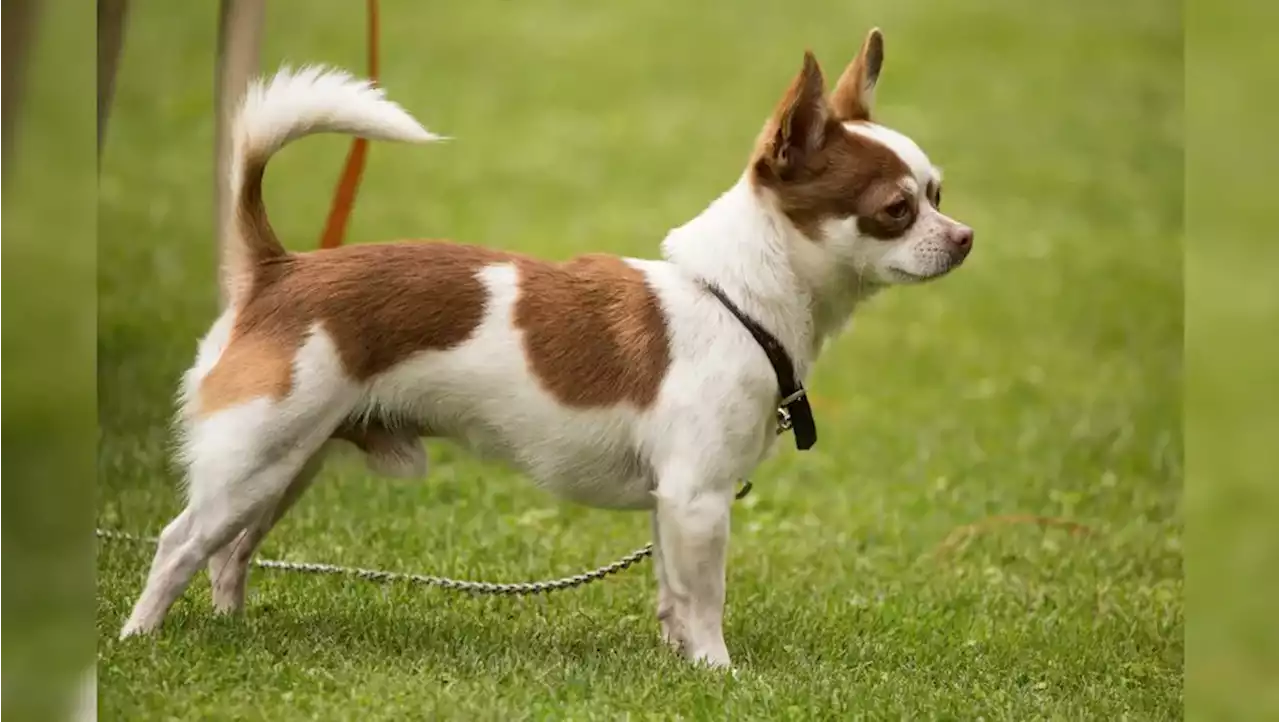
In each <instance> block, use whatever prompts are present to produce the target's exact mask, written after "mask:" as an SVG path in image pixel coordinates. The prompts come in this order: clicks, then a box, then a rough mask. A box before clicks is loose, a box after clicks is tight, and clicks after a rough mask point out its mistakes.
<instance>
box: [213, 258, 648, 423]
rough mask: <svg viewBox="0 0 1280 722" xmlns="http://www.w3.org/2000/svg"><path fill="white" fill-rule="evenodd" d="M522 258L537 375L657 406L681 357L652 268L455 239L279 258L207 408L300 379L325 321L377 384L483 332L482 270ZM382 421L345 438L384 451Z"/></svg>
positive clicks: (576, 395)
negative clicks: (307, 348)
mask: <svg viewBox="0 0 1280 722" xmlns="http://www.w3.org/2000/svg"><path fill="white" fill-rule="evenodd" d="M504 262H505V263H514V264H515V265H516V267H517V268H518V272H519V284H520V296H519V300H518V301H517V303H516V308H515V323H516V325H517V326H518V327H519V328H520V329H521V330H522V331H523V332H524V344H525V351H526V354H527V356H528V359H529V363H530V366H531V368H532V369H533V371H534V373H535V374H536V375H537V376H538V378H539V379H541V381H542V383H543V384H544V385H545V386H546V388H547V390H548V391H550V392H551V393H552V394H554V395H555V396H556V397H557V398H559V399H560V400H561V401H562V402H563V403H565V404H568V405H570V406H576V407H590V406H608V405H612V404H616V403H619V402H623V401H626V402H630V403H633V404H635V405H636V406H639V407H642V408H643V407H647V406H648V405H650V404H652V403H653V401H654V399H655V398H656V397H657V394H658V389H659V387H660V386H661V384H662V380H663V378H664V376H665V374H666V370H667V367H668V365H669V363H670V349H669V347H668V340H667V328H666V319H665V317H664V315H663V313H662V310H661V308H660V306H659V305H658V299H657V297H656V296H655V295H654V293H653V291H652V290H651V289H650V288H649V287H648V285H647V284H646V283H645V278H644V274H642V273H641V272H640V271H638V270H636V269H635V268H633V267H631V266H630V265H628V264H627V263H626V262H624V261H622V260H621V259H619V258H615V257H612V256H601V255H594V256H585V257H582V258H579V259H576V260H573V261H570V262H568V263H564V264H552V263H547V262H543V261H539V260H536V259H533V258H529V257H525V256H520V255H516V254H512V253H505V252H502V251H495V250H491V249H487V248H481V247H478V246H468V245H461V244H454V243H446V242H421V243H390V244H370V245H358V246H348V247H343V248H337V249H333V250H326V251H316V252H312V253H300V254H296V255H287V256H281V257H277V258H270V259H268V260H267V261H265V262H263V263H261V264H259V265H258V267H257V268H256V270H255V272H254V274H253V276H252V277H253V286H252V288H251V289H250V290H249V291H247V292H246V293H245V294H244V302H243V305H242V306H241V307H240V308H239V309H237V312H236V319H235V325H234V327H233V329H232V332H231V337H230V339H229V341H228V343H227V346H226V349H225V350H224V351H223V354H222V357H221V358H220V359H219V360H218V363H217V364H216V365H215V366H214V368H213V369H212V370H211V371H210V372H209V374H208V375H207V376H206V377H205V379H204V381H203V382H202V383H201V386H200V413H201V414H205V415H207V414H212V413H214V412H216V411H219V410H221V409H225V408H228V407H230V406H233V405H235V404H238V403H242V402H244V401H248V400H250V399H253V398H257V397H261V396H267V397H270V398H273V399H281V398H284V397H285V396H286V395H288V393H289V391H290V390H291V389H292V388H293V361H294V357H295V356H296V355H297V352H298V349H300V348H301V347H302V345H303V343H304V342H305V340H306V336H307V333H308V332H309V330H310V329H311V327H312V326H313V325H314V324H316V323H320V324H321V325H322V326H323V327H324V329H325V331H326V333H328V334H329V336H330V337H331V338H332V339H333V342H334V345H335V346H336V347H337V350H338V356H339V358H340V360H341V362H342V366H343V368H344V369H345V370H346V372H347V374H348V375H350V376H351V378H353V379H354V380H356V381H364V380H366V379H368V378H370V377H372V376H374V375H376V374H379V373H381V372H383V371H386V370H387V369H389V368H391V367H392V366H394V365H395V364H397V363H399V362H401V361H404V360H405V359H406V358H408V357H410V356H412V355H413V354H415V353H417V352H420V351H426V350H447V349H450V348H454V347H456V346H458V345H460V344H462V343H463V342H465V341H466V340H467V339H469V338H470V337H471V335H472V333H473V332H474V331H475V329H476V327H477V326H479V325H480V323H481V321H482V320H483V318H484V314H485V304H486V302H487V291H486V289H485V287H484V284H483V283H482V282H481V280H480V278H479V277H478V275H477V274H478V272H479V271H480V270H481V269H482V268H483V267H485V266H487V265H490V264H494V263H504ZM400 433H402V432H401V431H396V432H392V431H390V430H386V429H383V428H382V426H381V425H380V423H379V422H378V421H377V420H371V421H370V423H369V424H368V425H364V424H361V425H359V426H356V425H350V426H346V427H344V428H342V429H340V430H339V431H338V432H337V433H336V434H335V436H336V437H337V438H342V439H346V440H348V441H351V442H353V443H355V444H356V445H357V446H361V447H362V448H366V447H369V448H371V447H373V446H377V445H378V444H379V443H380V442H381V441H382V439H381V435H384V434H400Z"/></svg>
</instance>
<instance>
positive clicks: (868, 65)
mask: <svg viewBox="0 0 1280 722" xmlns="http://www.w3.org/2000/svg"><path fill="white" fill-rule="evenodd" d="M882 65H884V35H883V34H882V33H881V32H880V29H879V28H872V29H871V31H870V32H868V33H867V39H866V40H864V41H863V42H862V49H861V50H860V51H858V55H857V56H856V57H855V58H854V59H853V61H852V62H851V63H849V66H848V67H847V68H845V69H844V72H843V73H841V74H840V79H839V80H838V81H836V89H835V90H834V91H832V93H831V109H832V110H833V111H834V112H835V116H836V119H837V120H842V121H857V120H871V106H872V105H873V104H874V101H875V89H876V82H877V81H878V80H879V79H880V68H881V66H882Z"/></svg>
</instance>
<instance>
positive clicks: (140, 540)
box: [94, 479, 751, 597]
mask: <svg viewBox="0 0 1280 722" xmlns="http://www.w3.org/2000/svg"><path fill="white" fill-rule="evenodd" d="M749 493H751V482H750V481H749V480H746V479H744V480H743V485H742V489H740V490H739V491H738V493H736V494H734V499H741V498H743V497H745V496H746V495H747V494H749ZM94 531H95V533H96V535H97V537H98V538H99V539H103V540H106V541H118V542H129V543H132V544H155V543H157V542H158V541H159V540H158V539H156V538H155V537H144V536H138V535H137V534H130V533H128V532H123V531H113V530H110V529H95V530H94ZM652 555H653V543H652V542H651V543H649V544H645V545H644V546H642V547H640V548H639V549H636V550H635V551H633V552H631V553H630V554H627V555H626V556H624V557H622V558H621V559H619V560H617V561H615V562H613V563H612V564H606V565H604V566H602V567H597V568H595V569H592V570H590V571H586V572H583V573H581V574H575V575H573V576H569V577H561V578H559V579H549V580H546V581H540V582H515V583H504V582H475V581H469V580H466V579H450V578H449V577H437V576H432V575H429V574H407V573H403V572H388V571H383V570H381V569H363V568H361V567H342V566H338V565H336V564H318V563H314V562H287V561H282V560H279V559H254V560H253V561H252V562H251V563H252V564H253V565H254V566H255V567H258V568H261V569H275V570H278V571H286V572H304V573H307V574H327V575H330V576H342V577H353V578H355V579H363V580H364V581H368V582H379V583H383V584H390V583H393V582H405V583H409V584H416V585H422V586H428V587H436V588H438V589H448V590H452V591H455V592H465V593H468V594H475V595H481V596H507V597H526V596H532V595H534V594H546V593H549V592H558V591H561V590H564V589H574V588H576V587H581V586H583V585H585V584H590V583H591V582H594V581H598V580H600V579H604V578H605V577H607V576H610V575H612V574H617V573H618V572H621V571H624V570H626V569H627V568H629V567H631V565H633V564H635V563H636V562H639V561H642V560H644V559H645V558H647V557H650V556H652Z"/></svg>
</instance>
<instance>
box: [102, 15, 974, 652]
mask: <svg viewBox="0 0 1280 722" xmlns="http://www.w3.org/2000/svg"><path fill="white" fill-rule="evenodd" d="M883 58H884V41H883V38H882V35H881V33H880V31H879V30H872V31H871V32H870V33H869V34H868V35H867V38H866V40H865V42H864V43H863V46H862V49H861V51H860V52H859V53H858V55H857V57H856V58H855V59H854V60H853V62H852V63H851V64H850V65H849V67H848V69H847V70H845V72H844V73H843V74H842V75H841V77H840V79H839V82H838V83H837V85H836V87H835V90H834V91H833V92H832V93H831V95H830V96H828V95H827V93H826V91H825V83H824V81H823V76H822V71H821V70H820V69H819V67H818V63H817V61H816V60H815V59H814V57H813V55H812V54H811V53H806V54H805V57H804V65H803V67H802V68H801V70H800V72H799V74H798V75H797V76H796V78H795V80H794V81H793V82H792V84H791V86H790V88H789V89H788V90H787V91H786V94H785V95H784V96H783V97H782V100H781V101H780V102H779V103H778V105H777V107H776V109H775V110H774V112H773V114H772V116H771V117H770V118H769V120H768V121H767V123H766V124H765V127H764V129H763V132H762V133H761V134H760V136H759V138H758V140H757V142H756V144H755V148H754V151H753V153H752V155H751V158H750V162H749V164H748V166H747V168H746V170H745V172H744V173H743V174H742V175H741V177H740V178H739V180H738V181H737V183H736V184H735V185H734V186H733V187H732V188H730V189H729V190H728V191H727V192H725V193H724V194H723V195H722V196H720V198H718V199H717V200H715V201H714V202H713V203H712V204H711V205H710V206H709V207H708V208H707V209H706V210H704V211H703V212H702V213H701V214H700V215H698V216H697V217H696V218H694V219H693V220H692V221H690V222H688V223H687V224H685V225H683V226H681V227H679V228H676V229H675V230H673V231H671V233H670V234H669V235H668V236H667V237H666V239H665V240H664V241H663V244H662V251H663V257H664V260H660V261H650V260H637V259H630V258H617V257H613V256H607V255H589V256H585V257H581V258H578V259H576V260H572V261H569V262H567V263H563V264H554V263H548V262H544V261H540V260H537V259H534V258H530V257H526V256H523V255H517V254H514V253H504V252H500V251H496V250H489V249H485V248H478V247H474V246H466V245H460V244H453V243H445V242H414V243H408V242H406V243H391V244H380V245H357V246H349V247H344V248H338V249H335V250H328V251H319V252H313V253H289V252H287V251H286V250H285V249H284V247H283V246H282V245H281V244H280V241H279V240H278V239H277V238H276V235H275V233H274V232H273V231H272V229H271V225H270V223H268V221H267V215H266V210H265V209H264V206H263V199H262V177H263V170H264V168H265V167H266V164H267V161H268V159H269V158H270V157H271V156H272V154H274V153H275V152H276V151H278V150H280V149H281V148H282V147H283V146H284V145H285V144H286V143H288V142H289V141H292V140H295V139H297V138H299V137H301V136H304V135H307V134H310V133H317V132H325V131H331V132H342V133H349V134H353V135H360V136H365V137H369V138H374V139H381V140H393V141H404V142H427V141H432V140H437V139H439V138H438V136H435V135H433V134H432V133H430V132H428V131H426V130H424V129H423V128H422V127H421V126H420V125H419V124H418V123H417V122H416V121H415V120H414V119H413V118H411V117H410V116H409V115H408V114H407V113H405V112H404V111H403V110H401V109H400V107H399V106H397V105H396V104H394V103H392V102H390V101H388V100H386V99H384V97H383V94H382V92H381V91H380V90H378V89H375V88H373V87H372V86H371V85H370V84H368V83H364V82H358V81H356V80H353V79H352V78H351V77H350V76H348V75H345V74H343V73H340V72H336V71H325V70H322V69H316V68H311V69H304V70H302V71H300V72H290V71H288V70H282V71H281V72H280V73H279V74H278V75H276V76H275V78H274V79H273V80H271V81H270V82H269V83H267V84H265V85H264V84H255V85H254V86H253V87H252V88H251V89H250V90H249V93H248V95H247V96H246V99H245V101H244V104H243V106H242V109H241V110H240V113H239V116H238V118H237V120H236V123H235V126H234V128H235V130H234V139H235V158H234V161H233V166H232V169H231V174H230V178H229V182H230V187H231V189H232V191H233V193H234V197H235V198H236V207H237V221H236V223H235V224H234V227H233V228H231V229H230V230H229V232H228V234H227V236H228V237H226V238H225V239H223V244H224V256H225V259H226V262H225V263H224V267H223V269H222V273H221V282H222V284H223V290H224V292H225V294H226V297H227V298H228V299H230V301H229V306H228V309H227V310H226V311H225V312H224V313H223V314H222V316H221V317H220V318H219V319H218V320H217V321H216V322H215V323H214V324H213V327H212V329H211V330H210V331H209V333H208V335H207V336H205V338H204V339H203V340H202V341H201V343H200V347H199V351H198V354H197V358H196V362H195V365H194V366H193V367H192V368H191V369H190V371H188V372H187V373H186V375H185V376H184V378H183V381H182V385H181V393H180V412H179V416H178V426H179V427H180V432H181V442H182V443H181V461H182V462H183V464H184V466H185V470H186V478H187V498H188V502H187V506H186V508H185V509H184V510H183V511H182V512H181V513H180V514H179V515H178V516H177V517H176V518H175V519H174V520H173V521H172V522H171V523H170V524H169V525H168V526H167V527H166V528H165V530H164V532H163V534H162V536H161V538H160V541H159V544H158V546H157V550H156V555H155V559H154V561H153V563H152V566H151V570H150V573H149V575H148V577H147V582H146V588H145V589H144V591H143V592H142V595H141V597H140V598H139V599H138V601H137V604H136V606H135V607H134V609H133V613H132V615H131V616H130V617H129V620H128V622H127V623H126V624H125V625H124V628H123V630H122V632H121V636H122V637H127V636H129V635H132V634H137V633H142V632H149V631H151V630H154V629H155V628H156V627H158V626H159V624H160V623H161V621H162V620H163V618H164V616H165V614H166V613H167V611H168V609H169V607H170V606H171V605H172V604H173V602H174V601H175V600H176V599H177V598H178V597H179V596H180V595H181V594H182V592H183V590H184V589H185V588H186V586H187V584H188V583H189V582H190V580H191V578H192V576H193V575H194V574H195V573H196V572H197V571H198V570H199V568H200V567H201V566H203V565H205V564H206V563H207V564H208V567H209V572H210V575H211V577H212V579H213V601H214V606H215V608H216V609H218V610H219V611H224V612H230V611H235V610H239V609H240V608H241V607H242V606H243V604H244V597H245V577H246V571H247V566H248V564H249V560H250V558H251V556H252V554H253V553H254V550H255V549H256V548H257V547H258V545H259V544H260V543H261V542H262V539H263V537H265V536H266V534H267V533H268V532H269V531H270V530H271V527H272V526H273V525H274V524H275V523H276V522H277V521H278V520H279V519H280V517H281V516H282V515H283V514H284V513H285V512H286V511H287V510H288V509H289V507H290V505H291V504H292V503H293V502H294V501H295V500H296V499H297V498H298V497H299V495H301V494H302V492H303V491H304V490H305V489H306V488H307V485H308V484H309V483H310V482H311V480H312V478H313V477H314V476H315V474H316V472H317V470H318V469H319V467H320V465H321V461H322V455H323V452H324V448H325V447H326V445H327V444H328V442H330V441H333V440H335V439H340V440H344V441H347V442H350V443H353V444H355V445H356V446H357V447H358V448H359V449H360V450H362V451H363V452H364V453H365V455H366V456H367V458H368V461H369V463H370V465H371V467H372V468H374V469H375V470H378V471H380V472H385V473H388V474H392V475H397V476H408V477H417V476H421V475H422V474H424V473H425V470H426V459H425V454H424V451H423V448H422V444H421V439H422V438H423V437H444V438H451V439H454V440H456V441H458V442H460V443H462V444H464V445H465V446H467V447H468V448H470V449H473V450H475V451H476V452H478V453H481V454H484V455H488V456H491V457H496V458H500V459H504V460H506V461H508V462H511V463H512V464H514V465H515V466H516V467H518V468H520V469H521V470H523V471H524V472H526V473H528V474H529V475H530V476H532V477H533V478H534V479H535V480H537V482H538V483H539V484H541V485H542V486H543V487H545V488H547V489H549V490H551V491H553V492H556V493H558V494H560V495H562V496H563V497H566V498H568V499H571V500H574V501H577V502H580V503H584V504H589V505H593V506H599V507H610V508H628V509H647V510H652V519H653V542H654V549H655V554H654V566H655V568H656V572H657V580H658V594H657V612H658V613H657V616H658V619H659V620H660V626H661V631H662V635H663V637H664V639H666V640H667V641H668V642H669V643H670V644H672V645H673V646H674V647H676V648H677V649H679V650H682V651H683V653H684V654H685V655H686V656H687V657H689V658H690V659H692V660H695V661H699V662H703V663H706V664H709V665H712V666H726V665H729V663H730V659H729V651H728V649H727V648H726V646H725V640H724V633H723V630H722V617H723V610H724V602H725V548H726V544H727V542H728V535H729V508H730V505H731V503H732V501H733V498H734V489H735V482H736V481H737V480H738V479H739V478H741V477H743V476H746V475H747V474H749V472H750V471H751V470H752V469H753V468H754V467H755V466H756V465H757V464H758V463H759V462H760V461H761V460H762V459H763V458H764V457H765V455H766V453H767V452H768V451H769V449H770V447H771V446H772V444H773V441H774V439H775V438H776V428H777V427H776V417H777V413H778V409H779V404H780V403H782V404H784V405H786V404H790V403H793V402H795V401H796V398H795V397H796V396H799V395H802V392H801V393H800V394H793V395H792V398H787V399H783V397H784V396H787V395H788V394H790V393H791V391H790V390H789V389H787V388H785V387H786V386H787V385H788V384H780V379H781V378H782V375H783V369H782V366H788V367H790V368H789V369H787V372H788V373H792V374H794V376H795V378H796V379H797V380H798V379H802V378H804V376H805V375H806V374H807V373H808V371H809V370H810V369H811V368H812V366H813V363H814V361H815V359H816V358H817V356H818V353H819V351H820V350H821V349H822V347H823V345H824V343H825V341H826V340H827V339H829V338H831V337H832V335H833V334H835V333H837V332H838V331H839V330H840V329H841V328H842V327H843V326H844V325H845V323H846V321H847V320H848V319H849V317H850V315H851V313H852V312H853V309H854V307H855V306H856V305H857V304H858V302H860V301H862V300H863V299H866V298H868V297H869V296H871V295H872V294H874V293H875V292H876V291H878V290H880V289H881V288H884V287H885V286H889V285H895V284H910V283H916V282H921V281H925V280H928V279H933V278H937V277H939V276H942V275H943V274H946V273H947V272H949V271H951V270H952V269H954V268H956V267H957V266H959V265H960V264H961V263H962V262H963V261H964V259H965V257H966V256H967V255H968V253H969V250H970V248H971V246H972V243H973V232H972V231H971V230H970V229H969V228H968V227H966V226H964V225H962V224H960V223H958V222H957V221H955V220H952V219H951V218H949V217H947V216H945V215H943V214H942V213H941V212H940V211H939V210H938V206H939V202H940V199H941V195H942V179H941V176H940V174H939V172H938V170H937V169H936V168H935V167H934V166H933V165H932V164H931V163H930V162H929V160H928V158H927V157H926V156H925V154H924V153H923V152H922V151H921V150H920V148H919V147H917V145H916V144H915V143H914V142H912V141H911V140H910V139H908V138H907V137H905V136H903V135H901V134H900V133H897V132H895V131H893V130H890V129H888V128H886V127H884V126H882V125H878V124H876V123H874V122H872V120H871V111H872V100H873V94H874V92H875V87H876V81H877V78H878V77H879V75H880V68H881V64H882V61H883ZM753 328H754V329H760V330H761V331H760V333H757V331H756V330H752V329H753ZM765 337H767V340H768V341H769V342H770V343H766V342H765V340H762V338H765ZM770 344H771V345H772V347H773V348H772V350H769V349H768V348H766V347H767V346H769V345H770ZM788 383H789V384H790V385H791V386H795V387H798V381H797V382H795V383H790V382H788ZM780 385H781V386H783V387H784V388H782V389H781V390H780ZM780 399H781V401H780ZM798 430H799V427H798V426H797V431H798ZM797 439H799V436H797ZM809 443H812V439H810V440H809Z"/></svg>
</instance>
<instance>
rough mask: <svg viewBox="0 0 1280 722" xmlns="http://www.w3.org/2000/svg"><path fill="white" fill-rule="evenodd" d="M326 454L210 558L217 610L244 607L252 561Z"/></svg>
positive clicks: (314, 459)
mask: <svg viewBox="0 0 1280 722" xmlns="http://www.w3.org/2000/svg"><path fill="white" fill-rule="evenodd" d="M324 456H325V450H324V449H323V448H322V449H321V450H320V451H317V452H316V453H315V454H314V455H313V456H312V457H311V458H310V459H308V460H307V462H306V464H304V465H303V467H302V469H301V470H300V471H299V472H298V473H297V475H295V476H294V477H293V481H291V482H290V483H289V486H288V487H287V488H285V490H284V493H283V494H281V495H280V498H279V499H277V500H276V502H275V503H274V504H272V505H270V507H269V508H268V509H267V510H266V511H264V512H263V513H262V514H259V515H258V516H257V518H256V519H254V520H253V521H252V522H250V524H249V526H247V527H246V528H245V529H243V530H242V531H241V532H240V533H239V534H237V535H236V536H235V538H234V539H232V540H231V541H230V542H229V543H227V544H225V545H223V546H222V548H221V549H219V550H218V551H217V552H215V553H214V555H213V556H212V557H210V558H209V582H210V584H211V585H212V587H213V608H214V610H215V611H217V612H220V613H223V614H230V613H234V612H238V611H240V610H241V609H243V608H244V600H245V588H246V585H247V583H248V576H249V562H250V560H251V559H253V555H254V553H255V552H256V551H257V550H258V547H259V546H261V545H262V540H263V539H265V538H266V537H267V534H269V533H271V530H272V529H273V528H274V527H275V525H276V524H278V523H279V522H280V519H281V518H283V517H284V515H285V514H286V513H288V511H289V509H290V508H292V507H293V505H294V503H295V502H296V501H297V500H298V499H299V498H301V497H302V495H303V494H304V493H305V492H306V491H307V489H308V488H309V487H310V486H311V482H312V481H314V480H315V477H316V474H318V473H319V472H320V468H321V467H322V466H324Z"/></svg>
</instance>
